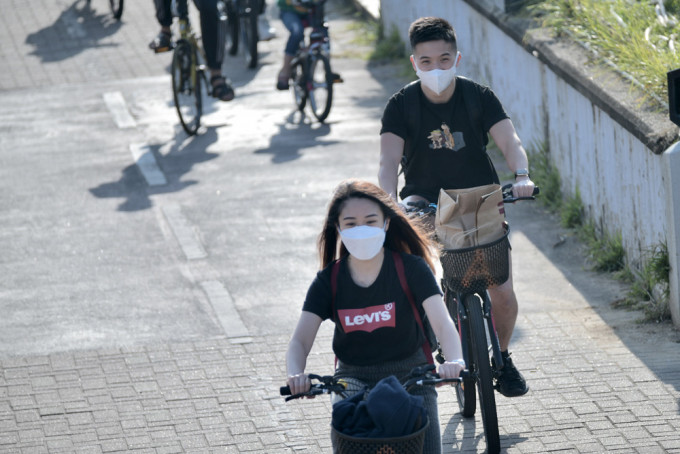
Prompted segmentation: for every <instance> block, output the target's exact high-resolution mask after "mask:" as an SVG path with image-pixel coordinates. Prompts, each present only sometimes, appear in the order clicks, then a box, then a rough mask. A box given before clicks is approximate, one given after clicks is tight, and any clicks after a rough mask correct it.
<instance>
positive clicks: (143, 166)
mask: <svg viewBox="0 0 680 454" xmlns="http://www.w3.org/2000/svg"><path fill="white" fill-rule="evenodd" d="M130 153H132V157H133V158H134V160H135V164H137V167H138V168H139V170H140V172H142V175H144V178H145V179H146V182H147V183H148V185H149V186H163V185H166V184H168V180H166V179H165V175H164V174H163V172H162V171H161V169H160V168H159V167H158V163H157V162H156V158H155V157H154V155H153V153H152V152H151V149H150V148H149V146H148V145H147V144H145V143H131V144H130Z"/></svg>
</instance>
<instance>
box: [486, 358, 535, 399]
mask: <svg viewBox="0 0 680 454" xmlns="http://www.w3.org/2000/svg"><path fill="white" fill-rule="evenodd" d="M501 355H502V356H503V369H501V370H500V371H499V372H498V381H497V389H498V392H500V393H501V394H503V395H504V396H505V397H517V396H523V395H524V394H526V393H527V392H528V391H529V387H528V386H527V382H526V380H524V377H522V374H520V373H519V371H518V370H517V368H516V367H515V365H514V364H513V363H512V359H511V358H510V353H508V352H507V351H504V352H501ZM491 362H492V363H494V361H493V358H492V359H491ZM494 367H496V366H495V364H494Z"/></svg>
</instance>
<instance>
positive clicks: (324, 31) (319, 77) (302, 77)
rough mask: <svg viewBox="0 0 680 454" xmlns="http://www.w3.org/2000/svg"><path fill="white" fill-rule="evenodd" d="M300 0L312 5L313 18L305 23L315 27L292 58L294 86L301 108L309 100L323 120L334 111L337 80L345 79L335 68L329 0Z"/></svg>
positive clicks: (291, 85) (318, 118)
mask: <svg viewBox="0 0 680 454" xmlns="http://www.w3.org/2000/svg"><path fill="white" fill-rule="evenodd" d="M298 3H299V4H300V5H302V6H305V7H307V8H309V10H310V14H309V18H308V20H307V21H306V22H305V21H303V23H304V25H305V28H307V27H311V29H312V31H311V32H310V33H309V35H308V36H307V37H306V38H305V42H304V43H301V46H300V48H299V49H298V51H297V53H296V54H295V56H294V57H293V61H292V62H291V74H290V79H291V80H290V87H291V88H292V89H293V96H294V98H295V105H296V106H297V108H298V110H299V111H300V112H304V109H305V106H306V105H307V101H309V105H310V107H311V110H312V114H314V116H315V117H316V119H317V120H319V121H320V122H323V121H324V120H326V118H328V114H329V113H330V111H331V104H332V103H333V84H334V83H337V82H342V79H340V78H339V77H336V75H335V74H334V73H333V72H332V71H331V60H330V37H329V35H328V25H327V24H326V23H325V22H324V12H323V8H324V4H325V3H326V0H316V1H314V0H300V1H299V2H298Z"/></svg>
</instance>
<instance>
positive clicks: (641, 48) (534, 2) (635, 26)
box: [524, 0, 680, 99]
mask: <svg viewBox="0 0 680 454" xmlns="http://www.w3.org/2000/svg"><path fill="white" fill-rule="evenodd" d="M655 4H656V2H650V1H648V0H609V1H602V0H555V1H539V0H527V1H526V2H525V7H524V11H525V12H528V13H529V14H531V15H532V16H534V17H535V18H538V19H539V20H540V21H541V23H542V24H543V25H544V26H548V27H552V28H553V29H554V30H555V32H556V34H558V35H568V36H569V37H570V38H572V39H576V40H577V41H580V42H582V43H584V44H586V45H587V46H589V47H590V48H591V49H593V50H595V51H597V53H598V54H599V56H600V57H601V58H606V59H608V60H609V61H611V62H613V63H614V64H615V65H616V66H617V67H618V68H619V69H620V70H622V71H624V72H626V73H628V74H631V75H632V76H633V77H634V78H635V79H636V80H637V81H638V82H640V84H641V85H642V86H643V88H644V89H645V90H646V91H647V92H649V93H653V94H655V95H656V96H658V97H659V98H661V99H666V98H667V90H668V87H667V82H666V73H667V72H668V71H670V70H671V69H675V68H678V67H679V66H680V43H679V42H677V40H678V37H680V22H679V21H678V19H677V17H678V16H677V15H678V13H680V0H666V1H665V8H666V11H665V12H666V14H665V15H664V14H661V12H662V11H661V10H659V14H657V11H655Z"/></svg>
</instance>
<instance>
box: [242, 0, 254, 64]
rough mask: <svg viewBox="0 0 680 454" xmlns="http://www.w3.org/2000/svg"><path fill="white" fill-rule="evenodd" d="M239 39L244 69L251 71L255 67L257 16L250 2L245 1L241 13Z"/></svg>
mask: <svg viewBox="0 0 680 454" xmlns="http://www.w3.org/2000/svg"><path fill="white" fill-rule="evenodd" d="M241 38H242V39H243V53H244V56H245V59H246V67H247V68H248V69H253V68H255V67H256V66H257V14H256V13H255V9H254V8H253V7H252V6H251V5H250V1H246V5H245V8H244V10H243V12H242V13H241Z"/></svg>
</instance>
